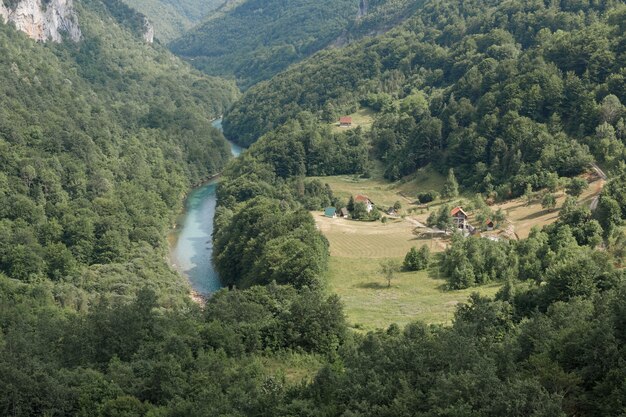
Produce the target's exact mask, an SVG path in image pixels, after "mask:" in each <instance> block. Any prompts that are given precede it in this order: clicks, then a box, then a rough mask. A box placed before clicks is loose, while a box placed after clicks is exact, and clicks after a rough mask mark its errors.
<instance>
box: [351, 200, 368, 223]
mask: <svg viewBox="0 0 626 417" xmlns="http://www.w3.org/2000/svg"><path fill="white" fill-rule="evenodd" d="M352 218H353V219H355V220H365V219H367V218H368V213H367V207H365V203H364V202H362V201H359V202H358V203H356V204H354V208H353V209H352Z"/></svg>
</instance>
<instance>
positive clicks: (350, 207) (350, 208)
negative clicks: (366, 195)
mask: <svg viewBox="0 0 626 417" xmlns="http://www.w3.org/2000/svg"><path fill="white" fill-rule="evenodd" d="M346 208H347V209H348V211H349V212H350V213H352V212H353V211H354V197H353V196H350V199H349V200H348V205H347V206H346Z"/></svg>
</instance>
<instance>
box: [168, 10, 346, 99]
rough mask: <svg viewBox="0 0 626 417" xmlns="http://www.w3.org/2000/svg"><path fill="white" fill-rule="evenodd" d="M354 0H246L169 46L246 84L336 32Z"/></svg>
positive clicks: (303, 54) (196, 63) (207, 68)
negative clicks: (312, 0) (314, 0)
mask: <svg viewBox="0 0 626 417" xmlns="http://www.w3.org/2000/svg"><path fill="white" fill-rule="evenodd" d="M357 12H358V1H357V0H332V1H330V0H323V1H316V2H311V1H306V0H296V1H284V0H271V1H265V0H247V1H244V2H238V3H236V6H235V7H234V8H231V9H230V10H228V11H226V12H224V13H222V12H220V11H218V14H217V16H209V18H208V20H207V21H206V22H204V23H202V24H201V25H199V26H198V27H196V28H194V29H193V30H192V31H190V32H188V33H186V34H185V35H184V36H182V37H181V38H180V39H177V40H175V41H173V42H172V43H171V44H170V48H171V49H172V51H174V53H176V54H178V55H181V56H183V57H185V58H188V59H189V61H190V63H191V64H192V65H194V66H195V67H196V68H198V69H200V70H202V71H204V72H206V73H208V74H212V75H222V76H233V75H234V76H235V77H236V78H237V79H238V82H239V84H240V85H241V86H243V87H244V88H245V87H249V86H250V85H252V84H254V83H256V82H257V81H259V80H263V79H267V78H269V77H271V76H272V75H274V74H276V73H278V72H280V71H281V70H283V69H284V68H286V67H287V66H288V65H289V64H291V63H293V62H295V61H297V60H300V59H302V58H303V57H306V56H308V55H311V54H312V53H313V52H315V51H318V50H320V49H322V48H323V47H325V46H326V45H328V44H329V43H330V42H331V41H333V40H334V39H335V38H337V37H338V36H339V35H340V34H341V32H342V30H343V29H344V28H345V27H346V26H347V25H348V22H349V21H350V20H351V19H354V18H355V17H356V16H357Z"/></svg>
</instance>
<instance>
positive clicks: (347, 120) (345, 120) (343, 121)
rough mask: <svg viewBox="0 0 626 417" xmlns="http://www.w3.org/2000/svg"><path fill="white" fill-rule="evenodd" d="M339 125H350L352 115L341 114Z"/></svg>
mask: <svg viewBox="0 0 626 417" xmlns="http://www.w3.org/2000/svg"><path fill="white" fill-rule="evenodd" d="M339 126H340V127H350V126H352V117H350V116H343V117H340V118H339Z"/></svg>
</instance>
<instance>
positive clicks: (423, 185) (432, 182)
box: [312, 166, 604, 330]
mask: <svg viewBox="0 0 626 417" xmlns="http://www.w3.org/2000/svg"><path fill="white" fill-rule="evenodd" d="M372 174H373V175H372V178H366V179H363V178H358V177H354V176H349V175H340V176H331V177H318V179H319V180H321V181H322V182H323V183H327V184H329V185H330V187H331V188H332V190H333V192H334V193H335V195H337V196H339V197H341V198H342V199H344V200H345V201H347V200H348V198H349V197H350V196H351V195H353V196H354V195H357V194H364V195H367V196H368V197H369V198H370V199H371V200H372V201H373V202H374V204H375V205H376V206H377V207H379V208H387V207H390V206H393V204H394V203H395V202H396V201H400V203H401V204H402V209H401V210H400V211H399V214H400V215H403V217H404V218H402V217H398V218H395V219H389V221H388V222H387V223H386V224H383V223H381V222H380V221H376V222H358V221H352V220H347V219H343V218H335V219H331V218H327V217H324V215H323V213H321V212H313V213H312V214H313V217H314V218H315V221H316V223H317V226H318V228H319V229H320V231H321V232H322V233H323V234H324V235H325V236H326V238H327V239H328V241H329V243H330V252H331V260H330V268H329V286H330V289H331V291H333V292H335V293H337V294H339V295H340V296H341V298H342V300H343V302H344V304H345V310H346V313H347V315H348V320H349V322H350V323H351V325H352V326H354V327H355V328H357V329H363V330H372V329H375V328H384V327H387V326H388V325H390V324H392V323H397V324H400V325H404V324H407V323H409V322H411V321H414V320H423V321H425V322H426V323H442V324H445V323H449V322H450V320H451V319H452V317H453V314H454V311H455V308H456V304H457V303H459V302H465V301H466V300H467V298H468V296H469V295H470V294H471V293H472V292H474V291H476V292H479V293H481V294H483V295H494V294H495V293H496V292H497V291H498V288H499V287H500V285H499V284H492V285H487V286H482V287H474V288H470V289H467V290H462V291H447V290H446V289H445V280H443V279H440V278H439V277H438V276H437V271H436V268H431V269H430V271H420V272H401V273H398V274H397V276H396V279H394V280H393V281H392V283H391V288H387V283H386V281H385V279H384V277H383V276H382V275H381V273H380V263H381V261H382V260H383V259H385V258H394V259H397V260H398V261H400V262H401V261H402V260H403V258H404V256H405V254H406V253H407V252H408V250H409V249H410V248H411V247H413V246H415V247H417V248H419V247H421V246H422V245H427V246H428V247H429V248H430V249H431V253H436V252H441V251H442V250H444V249H445V247H446V244H447V243H446V240H442V239H433V240H431V239H419V238H417V236H416V234H415V229H416V226H417V225H419V224H420V223H425V222H426V218H427V217H428V215H429V213H430V212H432V211H433V210H437V209H438V208H439V207H440V206H441V204H444V203H445V202H441V201H440V200H437V201H436V202H434V203H431V204H430V205H429V206H428V209H426V208H421V207H420V206H418V205H416V204H415V200H416V196H417V194H418V193H421V192H426V191H429V190H436V191H440V190H441V188H442V186H443V183H444V181H445V178H444V177H443V176H441V175H440V174H438V173H437V172H435V171H434V170H433V169H431V168H425V169H422V170H420V171H418V172H417V173H416V174H414V175H412V176H410V177H407V178H405V179H403V180H401V181H397V182H394V183H391V182H389V181H387V180H385V179H383V178H382V175H381V170H380V167H379V166H377V167H376V169H375V170H374V172H373V173H372ZM587 178H588V181H589V187H588V188H587V189H586V190H585V191H584V193H583V194H582V195H581V196H580V197H579V201H580V202H581V204H586V205H588V204H590V203H591V201H592V200H593V199H594V198H595V197H596V196H597V195H598V194H599V193H600V191H601V190H602V186H603V184H604V181H603V180H602V179H600V178H597V177H594V176H589V177H587ZM557 197H558V198H557V209H555V210H544V209H543V208H542V207H541V203H540V201H539V200H540V199H537V201H534V202H533V203H531V204H530V205H526V202H525V201H524V200H523V199H515V200H511V201H508V202H505V203H502V204H500V205H494V206H492V210H494V211H495V210H497V209H498V208H502V209H503V210H504V211H505V213H506V215H507V219H508V223H507V225H508V226H509V227H508V228H509V229H512V230H513V231H514V234H512V235H513V236H514V235H515V234H517V236H518V237H519V238H524V237H527V236H528V233H529V231H530V229H531V228H532V227H533V226H538V227H542V226H544V225H547V224H550V223H552V222H554V221H556V219H557V217H558V208H559V207H561V205H562V204H563V201H564V200H565V195H564V193H563V192H562V191H561V192H559V193H557ZM470 198H471V195H462V196H460V197H459V198H457V199H455V200H453V201H451V202H450V203H451V204H453V205H464V204H467V203H468V202H469V199H470ZM472 220H473V217H472V216H470V223H471V221H472ZM493 233H495V234H498V233H500V231H498V230H496V231H494V232H493Z"/></svg>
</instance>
